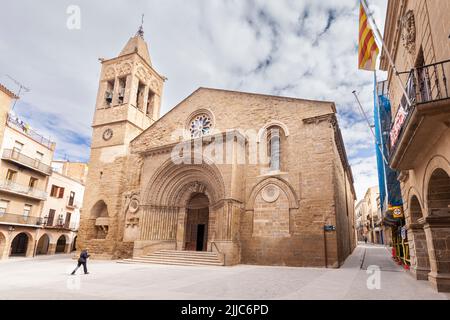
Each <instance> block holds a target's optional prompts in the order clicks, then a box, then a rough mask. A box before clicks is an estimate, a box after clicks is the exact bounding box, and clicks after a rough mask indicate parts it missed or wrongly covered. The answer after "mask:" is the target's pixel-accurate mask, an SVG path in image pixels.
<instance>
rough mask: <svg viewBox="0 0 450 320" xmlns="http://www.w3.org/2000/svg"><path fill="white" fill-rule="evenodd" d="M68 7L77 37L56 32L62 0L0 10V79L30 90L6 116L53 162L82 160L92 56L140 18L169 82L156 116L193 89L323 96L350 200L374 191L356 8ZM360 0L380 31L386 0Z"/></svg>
mask: <svg viewBox="0 0 450 320" xmlns="http://www.w3.org/2000/svg"><path fill="white" fill-rule="evenodd" d="M76 2H77V3H76V4H77V5H79V6H80V8H81V19H82V23H81V26H82V27H81V30H68V29H67V28H66V19H67V17H68V15H67V14H66V9H67V7H68V6H69V5H72V4H74V3H73V1H69V0H61V1H58V2H50V1H39V2H36V1H32V0H18V1H10V2H6V3H4V4H2V10H1V11H0V21H1V24H2V28H0V52H2V57H1V60H0V70H1V73H0V82H6V80H7V79H6V77H5V76H4V75H5V74H10V75H12V76H14V77H15V78H16V79H19V80H20V81H21V82H23V83H24V84H26V85H27V86H30V87H31V89H32V91H31V92H30V93H27V94H25V95H23V99H22V100H23V102H24V103H19V104H18V106H17V111H18V112H19V113H22V114H24V115H25V116H26V117H27V118H29V119H32V124H33V126H34V127H38V128H39V129H40V130H41V131H42V132H44V133H45V134H46V135H51V136H52V137H55V139H57V142H58V154H59V155H60V156H62V155H64V154H67V155H68V156H69V158H72V159H75V158H76V159H87V158H88V154H89V150H88V148H87V146H86V145H83V143H82V140H83V138H84V139H85V140H86V139H88V138H90V134H91V128H90V125H91V121H92V117H93V112H94V104H95V99H96V92H97V88H98V78H99V72H100V65H99V63H98V61H97V58H98V57H106V58H111V57H113V56H115V55H117V54H118V53H119V52H120V50H121V49H122V47H123V46H124V45H125V43H126V41H127V40H128V38H129V37H130V36H132V35H134V33H135V32H136V30H137V27H138V25H139V23H140V16H141V13H145V25H144V29H145V38H146V39H147V41H148V43H149V49H150V54H151V56H152V61H153V64H154V66H155V68H156V69H157V70H158V71H159V72H161V73H162V74H163V75H165V76H167V77H168V78H169V81H167V82H166V85H165V89H164V96H163V113H165V112H167V111H168V110H170V109H171V108H172V107H173V106H175V105H176V104H177V103H178V102H179V101H181V100H182V99H183V98H184V97H186V96H187V95H189V94H190V93H191V92H192V91H194V90H195V89H197V88H198V87H200V86H207V87H218V88H226V89H232V90H242V91H252V92H260V93H270V94H278V95H286V96H294V97H301V98H310V99H324V100H333V101H336V104H337V109H338V112H339V119H340V125H341V128H342V131H343V136H344V141H345V143H346V146H347V151H348V154H349V156H350V158H351V163H352V164H353V171H354V176H355V186H356V189H357V190H358V194H361V193H363V192H364V191H365V189H367V188H368V187H370V186H372V185H373V183H374V182H375V184H376V181H374V179H373V177H374V176H376V163H375V161H374V157H373V155H374V150H373V138H372V136H371V134H370V131H369V129H368V127H367V125H366V124H365V122H364V120H363V118H362V116H361V115H360V113H359V111H358V108H357V105H356V103H355V100H354V97H353V95H352V91H353V90H357V91H358V92H359V93H360V98H361V101H362V103H363V105H364V108H365V109H366V112H367V113H368V114H369V115H372V109H373V94H372V90H373V75H372V74H371V73H370V72H364V71H360V70H358V69H357V53H356V45H357V36H358V13H359V7H358V2H357V1H355V0H323V1H317V0H303V1H296V0H283V1H272V0H248V1H241V0H222V1H218V0H215V1H209V0H190V1H185V0H168V1H159V0H152V1H143V0H140V1H135V2H133V5H132V6H131V5H130V4H129V3H128V2H125V1H120V0H111V1H108V2H104V1H95V2H94V1H88V0H79V1H76ZM370 2H371V3H372V6H371V9H372V10H373V12H374V16H375V18H376V20H377V22H378V23H379V26H380V28H381V29H383V26H384V14H385V10H386V4H387V0H379V1H370ZM18 13H20V19H19V18H18ZM12 89H15V88H14V87H12ZM49 119H50V120H54V121H53V122H49V121H47V120H49ZM67 130H69V131H67ZM61 133H64V134H71V133H73V134H74V135H75V138H73V139H70V138H67V137H63V136H62V135H61ZM370 150H372V152H370ZM362 155H363V156H364V157H365V158H361V157H362Z"/></svg>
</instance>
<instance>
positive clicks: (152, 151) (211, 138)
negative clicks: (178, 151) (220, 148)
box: [137, 130, 248, 157]
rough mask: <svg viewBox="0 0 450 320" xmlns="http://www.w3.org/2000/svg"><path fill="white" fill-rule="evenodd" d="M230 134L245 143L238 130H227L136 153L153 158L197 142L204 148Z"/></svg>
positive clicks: (245, 139)
mask: <svg viewBox="0 0 450 320" xmlns="http://www.w3.org/2000/svg"><path fill="white" fill-rule="evenodd" d="M230 134H232V135H233V137H234V140H236V139H237V138H240V139H242V140H241V141H245V142H247V141H248V139H247V137H245V136H244V135H243V134H242V133H241V132H240V131H239V130H229V131H224V132H219V133H217V134H212V135H207V136H203V137H201V138H196V139H186V140H180V141H178V142H173V143H169V144H166V145H163V146H158V147H154V148H150V149H147V150H143V151H139V152H137V153H138V154H140V155H142V156H144V157H148V156H153V155H157V154H164V153H170V152H172V150H173V149H174V148H175V147H176V146H177V145H179V144H183V143H185V144H189V143H191V144H194V145H195V143H197V142H199V141H201V142H202V145H203V146H205V145H209V144H211V143H212V142H214V139H216V138H217V137H221V138H222V139H224V138H226V137H227V136H228V135H230ZM223 141H226V140H223Z"/></svg>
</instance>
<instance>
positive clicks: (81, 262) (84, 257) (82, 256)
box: [71, 250, 90, 275]
mask: <svg viewBox="0 0 450 320" xmlns="http://www.w3.org/2000/svg"><path fill="white" fill-rule="evenodd" d="M89 257H90V254H89V253H88V251H87V250H83V251H81V253H80V258H78V265H77V267H76V268H75V270H73V272H72V273H71V275H74V274H75V272H77V270H78V268H79V267H81V265H83V270H84V274H89V272H88V271H87V259H88V258H89Z"/></svg>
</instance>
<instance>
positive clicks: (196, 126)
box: [189, 114, 212, 138]
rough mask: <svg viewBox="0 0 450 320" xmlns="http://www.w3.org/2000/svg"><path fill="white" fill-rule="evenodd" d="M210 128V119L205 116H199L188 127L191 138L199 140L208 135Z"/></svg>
mask: <svg viewBox="0 0 450 320" xmlns="http://www.w3.org/2000/svg"><path fill="white" fill-rule="evenodd" d="M211 127H212V121H211V118H210V117H209V116H208V115H207V114H199V115H198V116H196V117H195V118H194V119H193V120H192V121H191V123H190V125H189V130H190V132H191V137H192V138H200V137H202V136H204V135H207V134H208V133H210V131H211Z"/></svg>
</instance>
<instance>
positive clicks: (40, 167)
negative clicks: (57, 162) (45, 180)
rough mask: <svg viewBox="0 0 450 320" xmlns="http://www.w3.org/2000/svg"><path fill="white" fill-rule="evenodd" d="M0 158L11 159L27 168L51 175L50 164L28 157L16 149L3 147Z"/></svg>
mask: <svg viewBox="0 0 450 320" xmlns="http://www.w3.org/2000/svg"><path fill="white" fill-rule="evenodd" d="M2 158H3V159H6V160H12V161H15V162H18V163H20V164H23V165H25V166H27V167H29V168H32V169H35V170H37V171H40V172H42V173H44V174H46V175H51V174H52V167H51V166H49V165H46V164H44V163H42V162H41V161H40V160H38V159H33V158H30V157H28V156H26V155H24V154H22V153H20V152H19V151H17V150H12V149H5V150H3V155H2Z"/></svg>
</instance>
